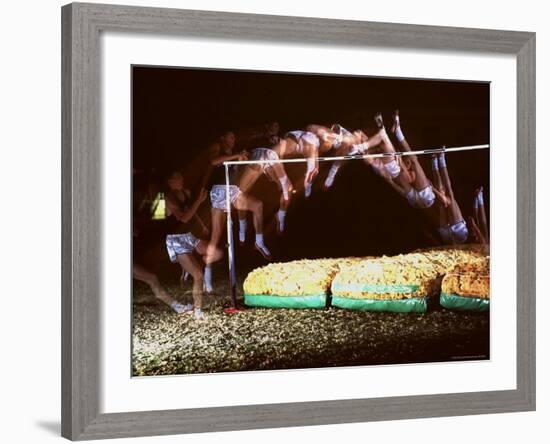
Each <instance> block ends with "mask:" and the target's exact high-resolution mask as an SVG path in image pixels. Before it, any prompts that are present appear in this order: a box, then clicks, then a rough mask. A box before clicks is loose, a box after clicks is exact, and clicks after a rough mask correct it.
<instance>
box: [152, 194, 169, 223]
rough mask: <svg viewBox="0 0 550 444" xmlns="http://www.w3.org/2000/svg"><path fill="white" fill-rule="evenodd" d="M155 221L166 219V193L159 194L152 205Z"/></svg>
mask: <svg viewBox="0 0 550 444" xmlns="http://www.w3.org/2000/svg"><path fill="white" fill-rule="evenodd" d="M151 209H152V213H153V216H152V217H151V219H153V220H162V219H166V201H165V200H164V193H158V194H157V196H156V197H155V200H154V201H153V204H152V205H151Z"/></svg>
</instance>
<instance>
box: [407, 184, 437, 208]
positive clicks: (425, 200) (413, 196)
mask: <svg viewBox="0 0 550 444" xmlns="http://www.w3.org/2000/svg"><path fill="white" fill-rule="evenodd" d="M406 198H407V202H409V205H410V206H411V207H413V208H430V207H431V206H432V205H433V203H434V202H435V194H434V190H433V189H432V187H431V185H428V186H427V187H426V188H423V189H421V190H420V191H417V190H416V189H415V188H411V190H410V191H409V192H408V193H407V196H406Z"/></svg>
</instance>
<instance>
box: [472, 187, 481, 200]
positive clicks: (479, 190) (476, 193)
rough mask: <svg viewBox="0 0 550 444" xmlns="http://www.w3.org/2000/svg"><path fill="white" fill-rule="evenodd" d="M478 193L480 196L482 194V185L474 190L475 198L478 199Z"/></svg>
mask: <svg viewBox="0 0 550 444" xmlns="http://www.w3.org/2000/svg"><path fill="white" fill-rule="evenodd" d="M480 194H481V196H483V187H482V186H480V187H478V188H476V191H475V193H474V196H475V198H476V199H478V196H479V195H480Z"/></svg>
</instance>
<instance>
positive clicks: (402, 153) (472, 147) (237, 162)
mask: <svg viewBox="0 0 550 444" xmlns="http://www.w3.org/2000/svg"><path fill="white" fill-rule="evenodd" d="M487 148H489V145H488V144H485V145H469V146H457V147H452V148H431V149H425V150H418V151H396V152H394V153H376V154H360V155H354V156H333V157H318V160H319V162H330V161H333V162H334V161H335V160H358V159H367V158H370V159H377V158H381V157H392V156H396V157H400V156H420V155H423V154H437V153H451V152H456V151H474V150H484V149H487ZM301 162H307V158H305V157H298V158H292V159H278V160H228V161H226V162H224V163H223V164H224V165H261V164H264V163H268V164H273V163H301Z"/></svg>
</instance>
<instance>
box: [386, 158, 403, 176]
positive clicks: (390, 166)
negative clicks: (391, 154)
mask: <svg viewBox="0 0 550 444" xmlns="http://www.w3.org/2000/svg"><path fill="white" fill-rule="evenodd" d="M384 168H386V171H387V172H388V174H389V175H390V177H391V178H392V179H395V178H396V177H397V176H399V173H400V172H401V167H400V166H399V162H397V160H395V159H394V160H392V161H391V162H388V163H385V164H384Z"/></svg>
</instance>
